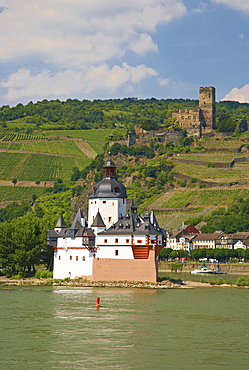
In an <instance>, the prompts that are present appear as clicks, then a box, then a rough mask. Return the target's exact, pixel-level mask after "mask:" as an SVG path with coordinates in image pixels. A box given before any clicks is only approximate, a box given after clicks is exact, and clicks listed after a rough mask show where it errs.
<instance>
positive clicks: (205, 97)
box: [199, 86, 216, 130]
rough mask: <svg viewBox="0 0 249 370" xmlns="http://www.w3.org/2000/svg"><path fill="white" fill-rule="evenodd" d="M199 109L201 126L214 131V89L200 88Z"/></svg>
mask: <svg viewBox="0 0 249 370" xmlns="http://www.w3.org/2000/svg"><path fill="white" fill-rule="evenodd" d="M199 109H200V122H201V125H202V126H204V127H206V128H209V129H211V130H215V129H216V109H215V88H214V87H213V86H209V87H200V92H199Z"/></svg>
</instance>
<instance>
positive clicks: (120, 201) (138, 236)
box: [48, 158, 165, 282]
mask: <svg viewBox="0 0 249 370" xmlns="http://www.w3.org/2000/svg"><path fill="white" fill-rule="evenodd" d="M126 198H127V195H126V189H125V187H124V185H123V184H122V183H120V182H119V181H118V180H117V179H116V166H115V165H114V163H113V161H112V160H111V159H110V158H109V159H108V161H107V162H106V164H105V166H104V177H103V179H102V180H101V181H100V182H99V183H98V184H96V185H95V186H94V187H93V191H92V193H91V195H90V196H89V204H88V222H87V221H86V220H85V218H84V216H83V214H82V211H81V210H79V211H78V213H77V215H76V217H75V219H74V221H73V223H72V225H71V227H69V228H68V227H67V226H66V224H65V221H64V219H63V217H62V215H60V217H59V220H58V222H57V224H56V226H55V228H54V229H53V230H48V245H49V246H51V247H52V248H53V249H54V278H59V279H63V278H66V277H70V278H72V279H74V278H76V277H84V278H85V279H87V280H94V281H96V280H97V281H114V280H127V281H151V282H155V281H156V280H157V260H156V257H157V255H158V254H159V252H160V250H161V248H162V247H163V244H164V239H165V232H164V230H163V229H161V228H160V227H159V226H158V223H157V220H156V218H155V215H154V214H153V213H151V214H149V213H146V215H145V216H144V217H141V216H140V215H138V213H137V207H136V206H135V205H134V203H133V202H131V204H130V208H129V210H128V212H126Z"/></svg>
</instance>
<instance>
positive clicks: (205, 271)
mask: <svg viewBox="0 0 249 370" xmlns="http://www.w3.org/2000/svg"><path fill="white" fill-rule="evenodd" d="M190 272H191V274H217V275H222V274H226V272H221V271H220V270H219V269H218V268H217V269H216V271H215V270H211V269H209V268H208V267H206V266H202V268H201V269H195V270H193V271H190Z"/></svg>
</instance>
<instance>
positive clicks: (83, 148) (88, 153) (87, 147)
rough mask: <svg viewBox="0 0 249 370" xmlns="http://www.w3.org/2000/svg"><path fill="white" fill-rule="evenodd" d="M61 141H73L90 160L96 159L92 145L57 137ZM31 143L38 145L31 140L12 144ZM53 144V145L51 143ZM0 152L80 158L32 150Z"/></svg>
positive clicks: (78, 140) (83, 141)
mask: <svg viewBox="0 0 249 370" xmlns="http://www.w3.org/2000/svg"><path fill="white" fill-rule="evenodd" d="M56 137H58V138H60V139H63V140H71V141H73V142H74V143H75V145H77V147H78V148H79V149H80V150H81V151H82V152H83V153H84V154H85V155H86V156H87V157H88V158H92V159H93V158H95V157H96V155H97V153H96V152H95V151H94V150H93V149H92V148H91V147H90V145H89V144H88V143H87V142H86V141H85V140H83V139H76V138H67V137H62V136H60V137H59V136H56ZM39 141H44V142H45V141H46V142H48V140H39ZM26 142H28V143H31V142H34V143H36V142H37V140H29V141H22V142H21V141H12V142H11V144H13V143H26ZM51 144H52V143H51ZM0 152H7V153H25V154H26V153H32V154H43V155H53V156H59V157H73V158H75V157H80V156H75V155H71V154H55V153H48V152H40V151H31V150H29V151H28V150H22V149H20V150H14V149H13V150H12V149H2V148H0Z"/></svg>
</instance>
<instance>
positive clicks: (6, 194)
mask: <svg viewBox="0 0 249 370" xmlns="http://www.w3.org/2000/svg"><path fill="white" fill-rule="evenodd" d="M46 191H47V188H44V187H38V186H37V187H36V186H30V187H24V186H13V187H12V186H0V201H1V202H4V201H8V200H22V199H30V198H32V195H33V194H35V195H36V197H39V196H41V195H43V194H44V193H46Z"/></svg>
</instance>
